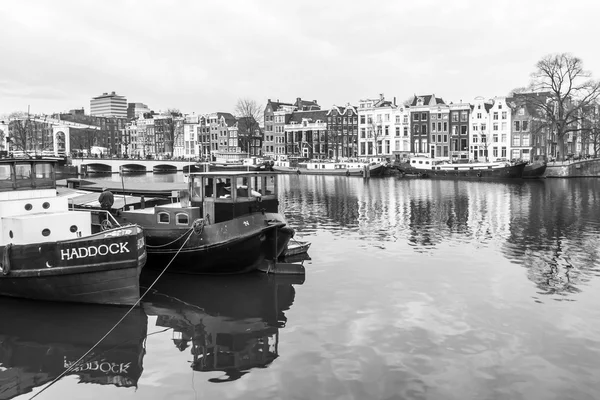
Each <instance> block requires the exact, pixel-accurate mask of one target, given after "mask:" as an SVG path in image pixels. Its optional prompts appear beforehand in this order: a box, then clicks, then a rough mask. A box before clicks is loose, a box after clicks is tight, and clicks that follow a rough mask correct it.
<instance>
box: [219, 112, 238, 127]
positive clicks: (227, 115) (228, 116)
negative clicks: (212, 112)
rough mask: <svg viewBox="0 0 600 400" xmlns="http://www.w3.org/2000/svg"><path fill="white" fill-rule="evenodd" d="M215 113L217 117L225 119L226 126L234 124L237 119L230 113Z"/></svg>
mask: <svg viewBox="0 0 600 400" xmlns="http://www.w3.org/2000/svg"><path fill="white" fill-rule="evenodd" d="M216 114H217V117H218V118H219V119H221V118H224V119H225V124H226V125H227V126H234V125H235V124H236V123H237V119H236V118H235V117H234V116H233V114H231V113H227V112H217V113H216Z"/></svg>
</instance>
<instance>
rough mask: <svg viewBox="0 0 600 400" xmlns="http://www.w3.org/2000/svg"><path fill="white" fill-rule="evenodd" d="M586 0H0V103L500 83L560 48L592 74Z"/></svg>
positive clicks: (1, 106)
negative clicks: (105, 95)
mask: <svg viewBox="0 0 600 400" xmlns="http://www.w3.org/2000/svg"><path fill="white" fill-rule="evenodd" d="M599 26H600V2H598V1H595V0H590V1H583V0H569V1H567V2H565V1H560V2H559V1H554V0H520V1H516V0H515V1H501V0H500V1H496V2H491V1H481V0H453V1H438V0H415V1H412V2H408V1H400V0H396V1H381V2H379V1H352V0H350V1H326V0H320V1H302V2H293V3H292V2H289V1H281V0H273V1H250V0H245V1H244V0H241V1H237V0H219V1H207V0H196V1H192V0H190V1H175V0H172V1H152V0H144V1H108V0H96V1H82V0H73V1H63V0H52V1H49V0H39V1H27V0H18V1H12V0H0V52H1V53H0V54H1V56H0V114H4V113H7V112H11V111H16V110H27V106H30V107H31V111H32V112H33V113H43V112H45V113H50V112H56V111H66V110H69V109H72V108H81V107H85V109H86V112H89V104H90V98H91V97H93V96H97V95H99V94H102V93H103V92H110V91H116V92H117V93H118V94H120V95H124V96H126V97H127V100H128V102H142V103H145V104H147V105H148V106H149V107H150V108H151V109H153V110H155V111H159V110H163V109H166V108H179V109H180V110H181V111H183V112H185V113H191V112H196V113H208V112H214V111H228V112H232V111H233V110H234V107H235V104H236V102H237V100H238V99H239V98H249V99H253V100H255V101H257V102H258V103H259V104H261V105H264V104H265V103H266V101H267V99H269V98H270V99H272V100H276V99H279V100H281V101H286V102H293V101H294V100H295V99H296V98H297V97H302V98H303V99H307V100H317V101H318V103H319V104H320V105H321V106H322V107H323V108H329V107H331V106H332V105H334V104H338V105H344V104H346V103H351V104H357V103H358V101H359V100H360V99H364V98H374V97H377V96H378V95H379V94H380V93H383V94H384V95H385V97H386V98H388V99H392V98H393V97H396V98H397V99H398V102H401V101H404V100H406V99H407V98H408V97H409V96H412V95H413V94H415V93H416V94H430V93H434V94H435V95H437V96H438V97H442V98H443V99H444V100H446V101H447V102H450V101H453V102H459V101H460V100H463V101H471V102H472V100H473V99H474V98H475V97H476V96H484V97H486V98H491V97H494V96H503V95H506V94H507V93H508V92H509V91H510V90H511V89H514V88H516V87H519V86H525V85H526V84H527V83H528V81H529V75H530V73H531V72H533V70H534V66H535V63H536V62H537V61H538V60H539V59H540V58H541V57H542V56H544V55H546V54H549V53H558V52H570V53H572V54H574V55H576V56H577V57H580V58H581V59H582V60H583V62H584V66H585V68H586V69H588V70H590V71H591V72H592V73H593V76H594V77H595V78H600V51H598V47H599V46H598V40H599V38H600V28H599Z"/></svg>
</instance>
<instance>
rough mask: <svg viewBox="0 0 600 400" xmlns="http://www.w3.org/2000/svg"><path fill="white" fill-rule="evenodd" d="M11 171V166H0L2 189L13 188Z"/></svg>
mask: <svg viewBox="0 0 600 400" xmlns="http://www.w3.org/2000/svg"><path fill="white" fill-rule="evenodd" d="M11 171H12V168H11V165H10V164H2V165H0V189H6V188H12V187H13V179H12V178H13V177H12V173H11Z"/></svg>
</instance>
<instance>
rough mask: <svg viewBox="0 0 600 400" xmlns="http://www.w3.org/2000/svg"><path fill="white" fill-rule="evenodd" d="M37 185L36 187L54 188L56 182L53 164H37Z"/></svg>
mask: <svg viewBox="0 0 600 400" xmlns="http://www.w3.org/2000/svg"><path fill="white" fill-rule="evenodd" d="M35 184H36V186H46V187H47V186H53V184H54V180H53V179H52V164H50V163H37V164H35Z"/></svg>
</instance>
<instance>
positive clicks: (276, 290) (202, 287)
mask: <svg viewBox="0 0 600 400" xmlns="http://www.w3.org/2000/svg"><path fill="white" fill-rule="evenodd" d="M143 277H144V282H147V283H151V282H152V280H153V279H152V278H153V275H151V274H149V273H145V274H144V275H143ZM303 282H304V276H303V275H302V276H291V275H272V274H271V275H268V274H264V273H256V274H254V273H252V274H242V275H235V276H223V277H221V276H186V275H176V274H172V275H169V274H167V275H164V276H162V277H161V279H160V280H159V282H158V283H157V284H156V286H154V288H153V289H155V291H154V292H152V293H151V294H149V295H148V296H147V297H146V298H145V299H144V301H143V308H144V310H145V311H146V313H147V314H148V316H157V320H156V325H157V326H160V327H165V328H172V329H173V344H174V347H175V348H176V349H177V350H179V351H187V350H188V349H189V352H190V354H191V356H192V360H191V361H192V368H193V369H194V370H195V371H201V372H206V371H222V372H224V375H223V376H222V377H220V378H214V379H210V381H211V382H226V381H233V380H236V379H239V378H240V377H241V376H243V375H245V374H247V373H248V372H249V371H250V370H251V369H252V368H264V367H266V366H268V365H269V364H270V363H271V362H273V360H274V359H275V358H277V357H278V345H279V329H280V328H283V327H285V324H286V317H285V314H284V311H286V310H288V309H289V308H290V306H291V305H292V303H293V302H294V296H295V290H294V287H293V286H292V285H293V284H302V283H303Z"/></svg>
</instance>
